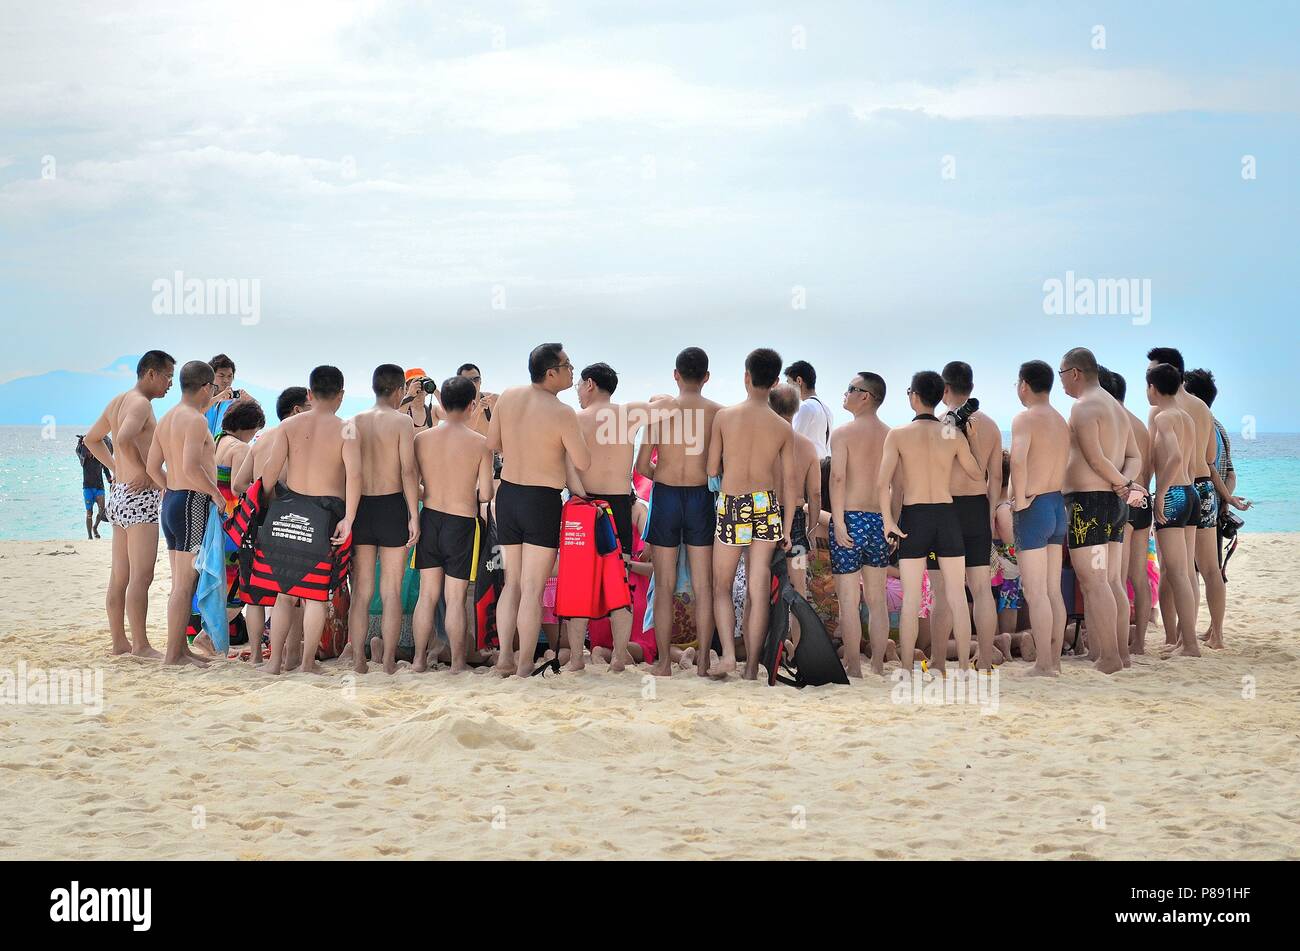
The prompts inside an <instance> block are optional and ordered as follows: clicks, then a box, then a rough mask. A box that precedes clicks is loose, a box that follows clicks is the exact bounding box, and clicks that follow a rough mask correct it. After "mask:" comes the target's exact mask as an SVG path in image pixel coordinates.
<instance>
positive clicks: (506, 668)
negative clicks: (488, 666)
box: [497, 545, 540, 677]
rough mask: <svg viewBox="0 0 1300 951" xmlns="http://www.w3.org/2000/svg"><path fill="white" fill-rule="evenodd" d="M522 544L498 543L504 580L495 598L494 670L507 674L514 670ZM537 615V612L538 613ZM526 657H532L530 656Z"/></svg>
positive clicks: (504, 675) (502, 674) (512, 673)
mask: <svg viewBox="0 0 1300 951" xmlns="http://www.w3.org/2000/svg"><path fill="white" fill-rule="evenodd" d="M523 547H524V546H523V545H502V546H501V558H502V566H503V568H504V570H505V576H506V577H505V583H504V584H503V585H502V586H501V597H500V599H499V600H498V601H497V636H498V637H499V638H500V641H501V652H500V653H499V654H498V655H497V673H499V674H500V675H501V676H503V677H510V676H513V675H514V672H515V638H516V636H517V635H518V633H519V604H520V598H519V592H520V590H521V579H520V574H521V573H522V572H523V570H524V551H523ZM539 617H540V615H539ZM528 659H529V661H531V660H532V657H531V656H530V657H529V658H528Z"/></svg>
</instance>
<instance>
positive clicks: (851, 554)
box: [831, 512, 889, 575]
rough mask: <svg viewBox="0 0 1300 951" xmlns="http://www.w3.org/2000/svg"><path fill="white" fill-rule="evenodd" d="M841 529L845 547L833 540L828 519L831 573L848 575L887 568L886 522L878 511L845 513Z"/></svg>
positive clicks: (832, 522) (833, 536) (833, 528)
mask: <svg viewBox="0 0 1300 951" xmlns="http://www.w3.org/2000/svg"><path fill="white" fill-rule="evenodd" d="M844 527H845V528H846V529H848V532H849V538H848V540H847V541H848V544H843V543H841V542H839V541H837V540H836V538H835V522H834V519H832V520H831V573H832V574H837V575H849V574H853V572H855V571H860V570H861V569H862V568H864V567H866V568H887V567H888V566H889V545H888V543H887V542H886V541H885V522H884V520H883V519H882V518H881V517H880V513H879V512H845V513H844Z"/></svg>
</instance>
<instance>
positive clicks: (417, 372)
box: [406, 367, 429, 383]
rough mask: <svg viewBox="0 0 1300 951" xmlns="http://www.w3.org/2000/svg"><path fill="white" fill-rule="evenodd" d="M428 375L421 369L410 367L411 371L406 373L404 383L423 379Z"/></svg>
mask: <svg viewBox="0 0 1300 951" xmlns="http://www.w3.org/2000/svg"><path fill="white" fill-rule="evenodd" d="M428 375H429V374H427V373H425V372H424V370H423V368H421V367H411V369H409V370H407V371H406V382H407V383H410V382H411V381H412V380H419V379H423V378H424V377H427V376H428Z"/></svg>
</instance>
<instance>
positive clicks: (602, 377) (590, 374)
mask: <svg viewBox="0 0 1300 951" xmlns="http://www.w3.org/2000/svg"><path fill="white" fill-rule="evenodd" d="M582 379H584V380H591V382H593V383H595V384H596V385H597V386H598V387H600V388H601V389H602V390H604V391H605V392H606V393H609V394H610V395H611V396H612V395H613V393H614V391H615V390H616V389H618V374H617V373H615V372H614V368H613V367H612V366H610V365H609V364H608V363H593V364H592V365H591V366H589V367H583V368H582Z"/></svg>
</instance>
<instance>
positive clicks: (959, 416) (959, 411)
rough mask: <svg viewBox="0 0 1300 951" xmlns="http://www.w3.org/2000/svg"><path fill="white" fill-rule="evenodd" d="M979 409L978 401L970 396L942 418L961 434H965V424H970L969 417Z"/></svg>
mask: <svg viewBox="0 0 1300 951" xmlns="http://www.w3.org/2000/svg"><path fill="white" fill-rule="evenodd" d="M979 408H980V401H979V400H977V399H975V397H973V396H972V397H970V398H969V399H968V400H966V402H965V403H962V404H961V405H960V406H958V407H957V408H956V409H954V410H949V411H948V413H947V415H945V416H944V420H945V421H947V422H949V423H952V425H954V426H956V427H957V428H958V429H960V430H961V431H962V432H965V431H966V424H967V423H968V422H970V418H971V416H973V415H974V413H975V411H976V410H977V409H979Z"/></svg>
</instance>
